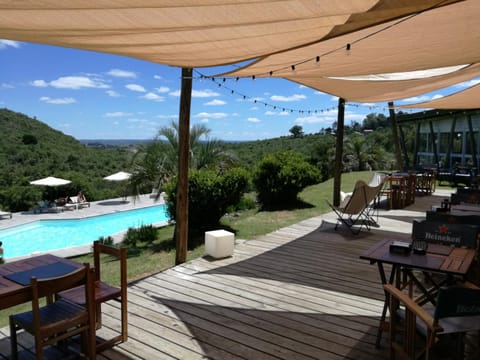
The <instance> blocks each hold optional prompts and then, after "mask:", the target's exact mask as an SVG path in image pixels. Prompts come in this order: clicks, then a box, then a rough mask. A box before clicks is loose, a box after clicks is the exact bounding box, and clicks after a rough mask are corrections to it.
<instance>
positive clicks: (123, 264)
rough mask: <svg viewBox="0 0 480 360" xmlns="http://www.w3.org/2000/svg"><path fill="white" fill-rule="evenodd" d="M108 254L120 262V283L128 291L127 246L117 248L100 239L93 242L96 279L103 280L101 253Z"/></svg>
mask: <svg viewBox="0 0 480 360" xmlns="http://www.w3.org/2000/svg"><path fill="white" fill-rule="evenodd" d="M101 254H106V255H110V256H113V257H115V258H116V259H117V260H118V261H119V262H120V279H119V281H120V285H121V287H122V289H125V291H126V285H127V248H125V247H121V248H116V247H113V246H109V245H105V244H102V243H101V242H100V241H98V240H97V241H94V242H93V262H94V266H95V280H96V281H101V280H102V275H101V272H102V271H101V265H100V264H101V261H100V255H101Z"/></svg>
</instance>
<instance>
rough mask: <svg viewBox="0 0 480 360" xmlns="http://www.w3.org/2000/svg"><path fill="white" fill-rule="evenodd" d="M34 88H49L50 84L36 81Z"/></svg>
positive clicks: (33, 84)
mask: <svg viewBox="0 0 480 360" xmlns="http://www.w3.org/2000/svg"><path fill="white" fill-rule="evenodd" d="M32 86H35V87H48V83H47V82H46V81H45V80H34V81H32Z"/></svg>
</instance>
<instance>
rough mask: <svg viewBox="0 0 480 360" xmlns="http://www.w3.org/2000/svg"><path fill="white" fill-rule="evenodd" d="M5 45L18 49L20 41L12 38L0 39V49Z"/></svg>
mask: <svg viewBox="0 0 480 360" xmlns="http://www.w3.org/2000/svg"><path fill="white" fill-rule="evenodd" d="M7 47H13V48H16V49H18V48H19V47H20V43H19V42H18V41H13V40H0V50H3V49H6V48H7Z"/></svg>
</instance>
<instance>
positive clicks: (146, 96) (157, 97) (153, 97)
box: [142, 92, 165, 101]
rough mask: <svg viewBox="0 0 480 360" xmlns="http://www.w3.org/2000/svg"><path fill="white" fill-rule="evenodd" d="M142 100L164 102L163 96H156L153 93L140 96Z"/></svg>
mask: <svg viewBox="0 0 480 360" xmlns="http://www.w3.org/2000/svg"><path fill="white" fill-rule="evenodd" d="M142 98H144V99H147V100H153V101H164V100H165V98H164V97H163V96H160V95H157V94H155V93H152V92H149V93H146V94H145V95H143V96H142Z"/></svg>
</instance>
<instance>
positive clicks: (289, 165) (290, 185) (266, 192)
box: [253, 151, 320, 209]
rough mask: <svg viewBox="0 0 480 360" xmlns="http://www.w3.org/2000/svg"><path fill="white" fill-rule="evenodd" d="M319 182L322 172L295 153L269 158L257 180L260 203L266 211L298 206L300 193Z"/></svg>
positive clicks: (269, 155) (260, 166)
mask: <svg viewBox="0 0 480 360" xmlns="http://www.w3.org/2000/svg"><path fill="white" fill-rule="evenodd" d="M319 181H320V172H319V170H318V169H317V168H316V167H314V166H313V165H311V164H309V163H308V162H307V161H306V160H305V159H304V158H303V157H302V155H301V154H300V153H297V152H294V151H285V152H277V153H273V154H268V155H266V156H265V157H264V158H263V160H261V161H260V163H259V164H258V165H257V167H256V169H255V171H254V176H253V184H254V185H255V188H256V190H257V198H258V201H259V202H260V203H261V204H262V206H263V208H266V209H268V208H278V207H286V206H291V205H293V204H295V202H296V201H297V196H298V193H299V192H300V191H302V190H303V189H304V188H305V187H307V186H309V185H313V184H316V183H317V182H319Z"/></svg>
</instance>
